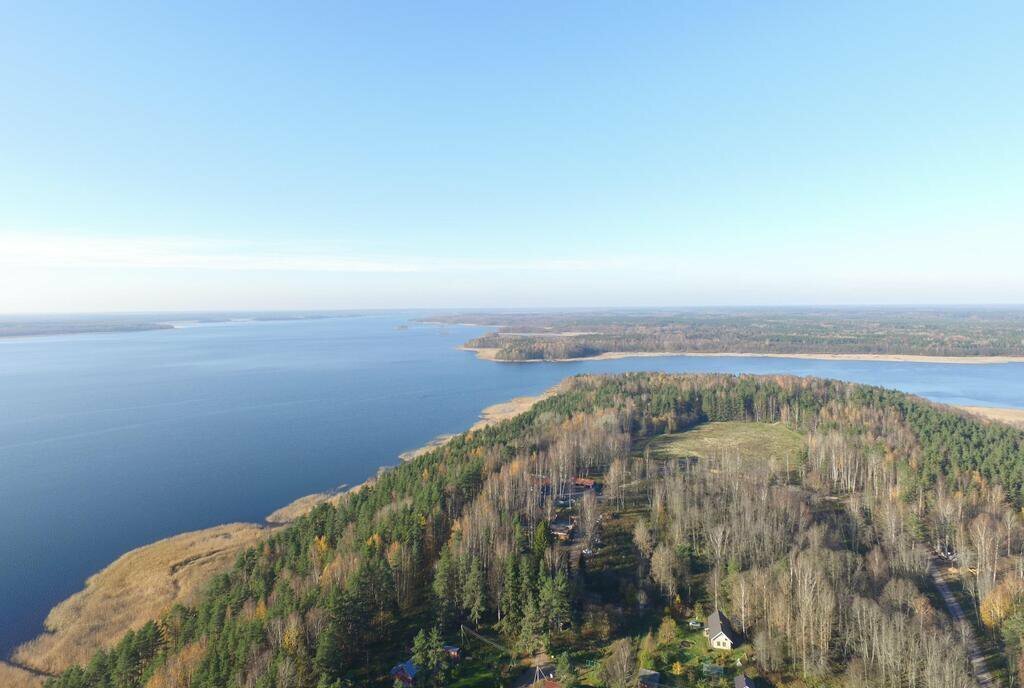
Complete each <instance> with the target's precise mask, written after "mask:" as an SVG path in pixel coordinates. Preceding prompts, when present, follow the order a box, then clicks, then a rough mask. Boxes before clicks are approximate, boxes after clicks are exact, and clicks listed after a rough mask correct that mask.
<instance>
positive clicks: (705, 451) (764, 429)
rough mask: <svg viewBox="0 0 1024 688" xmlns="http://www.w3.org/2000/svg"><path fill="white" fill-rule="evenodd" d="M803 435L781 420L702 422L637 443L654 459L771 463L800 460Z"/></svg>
mask: <svg viewBox="0 0 1024 688" xmlns="http://www.w3.org/2000/svg"><path fill="white" fill-rule="evenodd" d="M804 447H805V443H804V438H803V436H802V435H800V433H798V432H794V431H793V430H790V429H789V428H787V427H786V426H785V425H782V424H781V423H771V424H769V423H743V422H727V423H704V424H703V425H698V426H697V427H695V428H693V429H692V430H687V431H686V432H679V433H673V434H671V435H659V436H657V437H655V438H653V439H652V440H650V442H647V443H645V444H642V445H640V447H639V450H640V451H641V452H642V451H645V450H647V449H648V448H649V449H650V452H651V456H652V457H653V458H655V459H674V458H683V457H688V456H697V457H700V458H702V459H720V458H738V459H753V460H759V461H761V460H768V461H772V462H787V460H788V461H789V462H793V463H796V462H799V461H801V460H802V459H803V452H804Z"/></svg>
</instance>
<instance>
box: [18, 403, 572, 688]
mask: <svg viewBox="0 0 1024 688" xmlns="http://www.w3.org/2000/svg"><path fill="white" fill-rule="evenodd" d="M560 388H561V384H559V385H555V386H554V387H552V388H550V389H548V390H546V391H545V392H543V393H541V394H538V395H536V396H522V397H515V398H513V399H510V400H508V401H504V402H499V403H497V404H492V405H490V406H487V407H486V408H484V409H483V410H482V411H481V412H480V418H479V419H478V420H477V421H476V422H475V423H474V424H473V425H472V426H471V427H470V428H468V429H467V430H466V431H465V432H474V431H476V430H480V429H482V428H485V427H488V426H490V425H494V424H495V423H499V422H501V421H503V420H506V419H508V418H512V417H514V416H516V415H519V414H520V413H523V412H525V411H527V410H529V409H530V408H531V407H532V406H533V405H534V404H536V403H537V402H539V401H541V400H543V399H546V398H548V397H549V396H551V395H553V394H555V393H557V391H558V390H559V389H560ZM460 434H461V433H460ZM457 436H458V434H452V435H441V436H438V437H436V438H434V439H433V440H431V441H430V442H428V443H427V444H425V445H424V446H422V447H419V448H418V449H413V450H410V451H406V452H403V453H402V454H400V455H399V458H400V459H401V460H402V461H403V462H404V461H412V460H415V459H416V458H418V457H420V456H422V455H424V454H426V453H428V452H430V451H432V450H434V449H437V448H438V447H441V446H443V445H444V444H446V443H448V442H449V441H451V440H452V439H453V438H455V437H457ZM392 468H394V466H381V467H380V468H379V469H378V472H377V474H376V475H374V476H372V477H370V478H368V479H367V480H365V481H363V482H362V483H359V484H358V485H353V486H351V487H345V486H343V487H342V488H340V489H338V490H334V491H329V492H316V493H313V494H310V495H305V496H303V497H299V498H298V499H295V500H293V501H292V502H290V503H289V504H286V505H285V506H282V507H281V508H279V509H276V510H275V511H273V512H272V513H270V514H268V515H267V517H266V518H265V520H264V522H263V523H230V524H224V525H219V526H212V527H210V528H203V529H200V530H194V531H187V532H183V533H179V534H177V535H171V536H169V537H166V538H163V539H161V540H157V541H156V542H151V543H148V544H145V545H141V546H139V547H136V548H134V549H131V550H129V551H127V552H125V553H124V554H122V555H121V556H120V557H118V558H117V559H115V560H114V561H113V562H111V563H110V564H108V565H107V566H105V567H104V568H103V569H101V570H100V571H98V572H96V573H94V574H92V575H91V576H89V577H88V578H87V579H86V581H85V585H84V587H83V588H82V589H81V590H79V591H78V592H76V593H74V594H73V595H71V596H70V597H68V598H67V599H65V600H63V601H61V602H59V603H58V604H57V605H56V606H54V607H53V608H52V609H51V610H50V612H49V614H48V615H47V617H46V620H45V621H44V624H43V631H42V632H41V633H40V634H39V635H37V636H36V637H35V638H33V639H31V640H29V641H27V642H25V643H22V644H20V645H18V646H17V647H16V648H15V649H14V651H13V652H12V653H11V656H10V657H9V658H6V659H0V683H2V684H3V685H5V686H7V685H9V686H12V688H38V687H39V686H41V685H42V683H43V681H44V680H45V679H46V678H48V677H51V676H54V675H56V674H58V673H60V672H61V671H63V670H64V669H67V668H68V667H69V666H71V665H72V664H75V663H85V662H87V661H88V659H89V657H91V656H92V654H93V653H94V652H95V651H96V650H97V649H100V648H105V647H109V646H110V645H111V644H113V643H114V642H116V641H117V640H118V639H120V637H121V636H122V635H123V634H124V633H125V632H127V631H128V630H130V629H133V628H138V627H139V626H141V625H142V624H143V623H145V622H146V621H147V620H149V619H150V618H153V616H155V615H156V613H155V612H153V610H155V609H158V608H166V607H169V606H170V605H171V604H174V603H188V602H191V601H194V599H195V596H196V595H197V594H198V593H199V592H201V590H202V588H203V587H204V585H205V583H206V582H207V581H209V580H210V579H212V578H213V576H214V575H216V574H218V573H222V572H224V571H227V570H229V569H230V567H231V566H232V565H233V564H234V561H235V558H236V557H237V555H238V554H239V553H240V552H242V551H243V550H245V549H246V548H248V547H251V546H255V545H258V544H259V543H260V542H262V541H264V540H265V539H266V538H267V537H269V536H270V535H272V534H274V533H275V532H277V531H279V530H280V529H282V528H284V527H286V526H287V525H288V524H289V523H291V522H292V521H294V520H296V519H298V518H300V517H301V516H303V515H305V514H307V513H309V512H310V511H312V510H313V509H315V508H316V507H317V506H319V505H321V504H324V503H333V504H337V503H338V501H339V500H341V499H342V498H343V497H344V495H346V494H350V493H355V492H358V491H359V490H361V489H364V488H366V487H368V486H371V485H373V484H374V483H375V482H376V481H377V477H378V476H379V475H380V474H381V473H382V472H385V471H388V470H391V469H392ZM126 580H134V581H145V585H143V586H142V588H143V589H142V590H136V591H134V594H133V591H132V590H131V586H130V585H126V584H125V581H126ZM154 591H157V592H158V593H159V594H154ZM112 609H116V610H117V611H116V612H114V611H112ZM112 615H114V616H116V617H117V618H116V619H115V620H113V621H111V620H110V616H112ZM97 617H100V618H103V617H106V618H104V620H103V622H102V623H97V622H96V618H97ZM68 658H70V659H71V662H70V663H68V662H67V661H66V660H67V659H68Z"/></svg>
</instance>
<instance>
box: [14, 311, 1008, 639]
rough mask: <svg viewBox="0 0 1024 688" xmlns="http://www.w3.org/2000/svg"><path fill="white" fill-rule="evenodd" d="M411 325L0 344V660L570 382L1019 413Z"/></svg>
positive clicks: (788, 369)
mask: <svg viewBox="0 0 1024 688" xmlns="http://www.w3.org/2000/svg"><path fill="white" fill-rule="evenodd" d="M414 316H415V314H398V313H388V314H375V315H369V316H359V317H351V318H336V319H324V320H306V321H287V322H255V323H244V324H213V325H201V326H196V327H187V328H182V329H177V330H160V331H153V332H138V333H126V334H102V335H75V336H66V337H40V338H25V339H17V340H8V341H0V656H4V655H6V654H7V653H8V652H9V651H10V650H11V649H13V647H14V645H15V644H17V643H18V642H21V641H23V640H26V639H28V638H30V637H32V636H34V635H36V634H37V633H38V632H39V631H40V630H41V627H42V621H43V619H44V617H45V616H46V613H47V611H48V610H49V609H50V607H52V606H53V605H54V604H55V603H57V602H58V601H60V600H61V599H63V598H65V597H67V596H68V595H70V594H71V593H73V592H75V591H76V590H79V589H81V587H82V584H83V582H84V580H85V578H86V577H87V576H88V575H90V574H92V573H94V572H96V571H97V570H99V569H100V568H102V567H103V566H105V565H106V564H108V563H109V562H111V561H112V560H113V559H115V558H116V557H117V556H118V555H120V554H122V553H123V552H125V551H127V550H129V549H132V548H134V547H137V546H139V545H142V544H145V543H147V542H152V541H154V540H157V539H159V538H163V537H166V536H168V535H173V534H175V533H179V532H182V531H187V530H195V529H198V528H204V527H207V526H212V525H217V524H221V523H229V522H232V521H261V520H262V519H263V518H264V517H265V516H266V515H267V514H269V513H270V512H271V511H273V510H274V509H276V508H278V507H280V506H282V505H284V504H286V503H288V502H290V501H291V500H293V499H295V498H297V497H300V496H302V495H305V494H309V493H312V492H317V491H321V490H325V489H330V488H334V487H337V486H340V485H342V484H355V483H358V482H361V481H363V480H365V479H366V478H367V477H369V476H371V475H373V474H374V473H376V471H377V469H378V467H380V466H384V465H391V464H394V463H396V461H397V459H396V457H397V455H398V454H399V453H400V452H402V451H405V450H407V449H411V448H415V447H417V446H420V445H422V444H424V443H425V442H426V441H428V440H430V439H431V438H433V437H435V436H436V435H438V434H441V433H452V432H459V431H461V430H464V429H465V428H466V427H468V426H469V425H471V424H472V423H473V422H474V421H475V420H476V418H477V416H478V413H479V411H480V409H482V408H483V407H485V406H488V405H490V404H493V403H496V402H499V401H503V400H506V399H508V398H510V397H514V396H519V395H524V394H535V393H537V392H540V391H542V390H544V389H546V388H548V387H550V386H551V385H552V384H554V383H555V382H557V381H558V380H561V379H562V378H564V377H566V376H568V375H573V374H576V373H583V372H600V373H613V372H622V371H635V370H662V371H669V372H693V371H696V372H734V373H738V372H750V373H789V374H795V375H816V376H821V377H832V378H840V379H844V380H852V381H856V382H865V383H869V384H875V385H883V386H887V387H893V388H897V389H901V390H905V391H908V392H913V393H915V394H920V395H922V396H925V397H929V398H931V399H934V400H936V401H941V402H946V403H952V404H969V405H979V406H1014V407H1024V364H1003V365H945V364H921V363H889V362H857V361H813V360H801V359H779V358H720V357H707V358H700V357H660V358H633V359H619V360H609V361H586V362H572V363H528V364H496V363H491V362H486V361H480V360H477V359H476V357H475V356H473V355H472V354H471V353H468V352H464V351H459V350H457V349H456V346H457V345H458V344H460V343H461V342H462V341H464V340H466V339H468V338H469V337H472V336H474V335H475V334H477V333H480V332H483V331H484V330H483V328H472V327H447V328H441V327H437V326H433V325H416V324H411V323H410V324H409V327H408V329H399V325H402V324H405V323H407V322H408V319H409V318H410V317H414Z"/></svg>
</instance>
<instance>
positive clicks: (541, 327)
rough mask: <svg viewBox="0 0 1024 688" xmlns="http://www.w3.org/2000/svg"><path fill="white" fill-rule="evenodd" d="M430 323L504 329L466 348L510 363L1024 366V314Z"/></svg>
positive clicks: (550, 316)
mask: <svg viewBox="0 0 1024 688" xmlns="http://www.w3.org/2000/svg"><path fill="white" fill-rule="evenodd" d="M424 320H426V321H430V322H439V323H451V324H455V323H472V324H477V325H485V326H493V327H495V328H497V329H496V331H495V332H493V333H490V334H487V335H484V336H482V337H477V338H475V339H473V340H470V341H468V342H466V344H465V347H466V348H468V349H473V350H477V351H481V352H485V353H486V354H487V356H486V357H488V358H493V359H495V360H500V361H530V360H566V359H580V358H592V357H597V356H601V355H606V356H607V355H609V354H654V353H657V354H671V353H677V354H799V355H839V356H857V355H866V356H880V357H881V356H921V357H941V358H965V359H970V358H974V359H978V358H982V357H988V358H991V357H1003V358H1013V359H1021V360H1024V310H1022V309H1020V308H995V307H993V308H950V307H943V308H941V309H940V308H914V309H906V308H827V309H805V308H800V309H797V308H771V309H767V308H765V309H720V310H719V309H690V310H681V311H644V312H635V311H630V312H624V311H588V312H563V313H554V312H544V313H459V314H446V315H434V316H430V317H429V318H424ZM989 362H992V361H989Z"/></svg>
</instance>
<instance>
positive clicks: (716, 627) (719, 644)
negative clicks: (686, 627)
mask: <svg viewBox="0 0 1024 688" xmlns="http://www.w3.org/2000/svg"><path fill="white" fill-rule="evenodd" d="M704 635H706V636H707V637H708V645H710V646H711V648H712V649H714V650H731V649H733V648H734V647H735V646H736V645H737V644H738V640H739V638H738V637H737V635H736V633H735V631H733V630H732V624H730V623H729V619H728V618H726V616H725V614H723V613H722V612H720V611H718V610H717V609H716V610H715V611H714V612H712V613H711V616H709V617H708V627H707V628H705V629H704Z"/></svg>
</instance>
